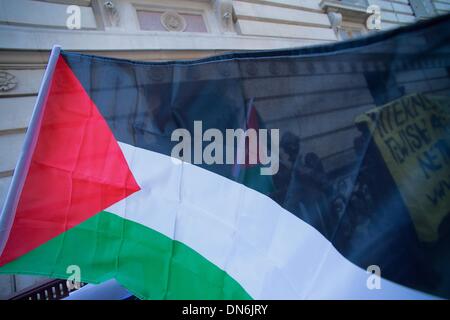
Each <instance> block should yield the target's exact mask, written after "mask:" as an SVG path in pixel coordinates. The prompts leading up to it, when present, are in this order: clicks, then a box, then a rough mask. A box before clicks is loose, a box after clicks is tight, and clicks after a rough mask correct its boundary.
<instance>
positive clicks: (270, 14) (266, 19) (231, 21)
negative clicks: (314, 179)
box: [0, 0, 450, 299]
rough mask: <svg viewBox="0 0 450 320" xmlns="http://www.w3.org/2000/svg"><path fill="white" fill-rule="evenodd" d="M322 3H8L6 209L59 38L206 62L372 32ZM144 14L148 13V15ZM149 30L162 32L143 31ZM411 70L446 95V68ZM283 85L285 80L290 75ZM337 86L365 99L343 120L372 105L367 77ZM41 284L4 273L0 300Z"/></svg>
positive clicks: (392, 10)
mask: <svg viewBox="0 0 450 320" xmlns="http://www.w3.org/2000/svg"><path fill="white" fill-rule="evenodd" d="M323 1H326V0H236V1H231V0H222V1H217V0H216V1H214V0H196V1H188V0H173V1H167V0H115V1H113V3H114V4H115V9H114V10H110V9H108V8H106V7H105V6H104V5H103V4H104V2H105V1H102V0H72V1H69V0H45V1H37V0H34V1H33V0H15V1H10V0H0V9H1V10H0V207H2V206H3V203H4V199H5V197H6V193H7V190H8V188H9V184H10V182H11V178H12V174H13V171H14V167H15V164H16V162H17V159H18V158H19V155H20V152H21V147H22V143H23V140H24V136H25V132H26V128H27V125H28V122H29V119H30V116H31V112H32V110H33V107H34V103H35V100H36V96H37V92H38V88H39V85H40V82H41V79H42V75H43V72H44V69H45V65H46V62H47V59H48V54H49V50H50V49H51V47H52V46H53V45H54V44H59V45H61V46H62V47H63V49H66V50H74V51H79V52H86V53H94V54H99V55H106V56H114V57H122V58H129V59H139V60H168V59H191V58H198V57H202V56H208V55H212V54H217V53H221V52H225V51H239V50H256V49H274V48H287V47H299V46H307V45H314V44H319V43H332V42H335V41H339V40H340V39H341V38H342V35H341V34H342V32H341V31H342V30H341V29H345V28H353V29H355V28H356V29H360V30H362V33H365V32H367V30H366V29H365V26H364V23H363V22H361V21H359V20H358V19H356V20H355V17H354V16H353V15H350V16H348V15H347V14H343V16H342V23H341V24H335V23H334V21H333V19H330V15H329V12H332V11H333V10H334V9H333V10H330V9H326V8H324V2H323ZM331 1H333V0H331ZM430 1H433V4H434V7H435V9H436V13H438V14H444V13H446V12H449V11H450V0H430ZM368 3H369V4H376V5H379V6H380V7H381V10H382V15H381V17H382V28H383V29H389V28H395V27H397V26H401V25H405V24H407V23H411V22H414V21H416V20H417V17H416V16H415V11H414V10H413V7H412V6H411V4H410V0H392V1H390V0H368ZM71 4H76V5H79V6H80V10H81V11H80V12H81V27H82V28H81V30H69V29H67V27H66V20H67V17H68V14H67V13H66V10H67V7H68V5H71ZM327 8H328V7H327ZM165 11H176V12H177V13H178V14H179V15H181V16H183V17H184V19H185V22H187V23H186V24H187V25H186V29H185V30H188V31H184V32H169V31H165V29H164V26H162V25H159V24H158V23H159V21H160V20H158V19H160V18H161V15H162V13H164V12H165ZM338 11H339V10H338ZM139 12H144V14H141V15H142V16H143V18H142V17H141V20H139V17H140V16H139V15H140V13H139ZM148 12H150V13H148ZM359 14H360V13H359ZM152 17H153V18H152ZM155 17H156V18H155ZM199 17H200V18H199ZM225 17H227V18H225ZM152 19H153V20H152ZM199 19H200V20H199ZM355 21H356V22H355ZM143 26H144V28H147V29H151V28H154V29H158V30H142V29H143ZM189 30H190V31H189ZM192 30H194V31H192ZM411 72H415V74H413V76H411V74H408V76H407V77H405V75H404V74H398V75H397V78H398V83H400V84H401V85H402V86H404V87H405V90H406V91H408V90H410V89H411V88H414V89H415V90H416V89H417V88H422V89H421V90H423V91H436V92H439V91H444V92H448V87H445V88H436V87H433V85H434V83H437V82H436V81H434V82H433V79H438V78H442V77H447V74H446V70H440V69H433V70H429V71H427V72H424V71H411ZM258 81H264V79H259V80H249V81H247V82H246V86H247V87H248V92H253V91H254V95H255V97H257V98H258V97H259V96H258V95H261V94H265V93H261V92H259V93H258V91H257V88H258ZM286 81H288V80H287V79H286ZM352 81H353V82H354V81H360V84H361V85H360V87H362V89H361V90H359V91H358V92H353V91H352V90H353V89H348V84H349V83H352ZM278 84H279V85H283V79H280V82H279V83H278ZM332 84H333V85H335V86H336V88H334V89H337V88H338V89H341V90H349V93H348V94H349V96H351V97H352V102H354V101H355V99H356V100H358V101H359V102H360V104H359V105H356V106H354V108H348V106H346V105H345V103H344V102H343V105H342V108H343V109H345V111H342V112H346V114H348V117H342V118H344V119H347V118H348V119H351V118H352V115H354V114H356V113H358V110H359V109H358V108H360V107H361V106H366V105H368V104H373V101H372V100H371V98H370V94H369V93H368V90H367V88H365V80H364V79H363V77H361V76H360V75H355V74H351V73H345V72H339V73H338V74H336V81H335V82H333V83H332ZM288 87H289V86H286V88H288ZM408 88H409V89H408ZM306 89H307V88H305V90H306ZM314 95H317V93H314V92H304V93H303V94H302V97H301V99H306V100H308V99H310V100H311V101H315V100H314V97H315V96H314ZM299 99H300V98H299ZM349 100H350V99H349ZM316 107H317V108H323V113H314V115H313V114H311V115H309V116H311V117H320V116H330V114H329V112H331V111H327V109H326V106H316ZM257 108H258V110H259V112H261V113H264V112H266V113H267V112H270V113H273V114H274V115H277V118H276V119H273V120H272V123H271V125H272V126H277V125H280V124H282V121H283V120H282V118H283V117H287V116H289V115H284V114H283V108H282V101H275V100H274V99H271V98H270V97H264V99H261V102H258V103H257ZM273 108H279V111H277V112H271V111H270V110H273ZM286 110H288V109H286ZM332 112H336V110H333V111H332ZM305 116H307V115H305ZM331 116H332V115H331ZM337 126H338V127H336V128H334V127H333V128H329V127H327V128H305V129H304V131H303V132H302V135H303V134H307V135H309V136H311V137H314V136H316V135H317V136H321V137H322V139H327V137H328V138H330V137H331V135H332V134H335V132H339V134H348V133H346V131H345V130H342V128H343V127H345V126H348V123H345V121H344V122H342V123H337ZM326 133H328V135H327V134H326ZM344 140H345V139H344ZM337 148H338V149H337V150H331V151H333V152H334V153H333V154H332V155H323V157H324V158H327V157H330V156H339V157H342V159H343V160H342V161H346V159H348V158H349V157H351V153H352V152H353V151H352V150H351V146H337ZM331 151H330V152H331ZM330 163H331V162H330ZM333 163H335V161H333ZM332 169H333V168H329V170H332ZM42 281H45V279H43V278H37V277H29V276H15V277H14V276H0V299H1V298H6V297H9V296H11V295H13V294H14V292H17V291H20V290H23V289H25V288H27V287H30V286H33V285H35V284H37V283H41V282H42Z"/></svg>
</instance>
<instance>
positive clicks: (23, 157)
mask: <svg viewBox="0 0 450 320" xmlns="http://www.w3.org/2000/svg"><path fill="white" fill-rule="evenodd" d="M60 52H61V47H60V46H59V45H54V46H53V48H52V51H51V52H50V57H49V60H48V64H47V68H46V70H45V73H44V77H43V78H42V82H41V86H40V88H39V93H38V96H37V99H36V103H35V105H34V110H33V113H32V115H31V120H30V123H29V125H28V128H27V133H26V135H25V141H24V144H23V146H22V151H21V153H20V157H19V161H18V162H17V164H16V167H15V169H14V174H13V178H12V181H11V184H10V186H9V190H8V193H7V196H6V200H5V204H4V206H3V209H2V212H1V214H0V256H1V254H2V252H3V249H4V248H5V246H6V242H7V241H8V237H9V233H10V231H11V227H12V224H13V221H14V216H15V213H16V209H17V204H18V202H19V197H20V194H21V192H22V188H23V185H24V183H25V178H26V176H27V173H28V169H29V167H30V163H31V156H32V154H33V151H34V148H35V147H36V142H37V138H38V135H39V129H40V125H41V122H42V117H43V114H44V107H45V103H46V101H47V97H48V92H49V90H50V84H51V80H52V78H53V73H54V71H55V67H56V63H57V61H58V58H59V55H60Z"/></svg>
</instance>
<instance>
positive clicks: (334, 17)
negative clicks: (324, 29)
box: [328, 12, 342, 32]
mask: <svg viewBox="0 0 450 320" xmlns="http://www.w3.org/2000/svg"><path fill="white" fill-rule="evenodd" d="M328 19H329V20H330V23H331V28H333V30H334V31H335V32H337V31H338V30H339V28H340V27H341V25H342V13H340V12H328Z"/></svg>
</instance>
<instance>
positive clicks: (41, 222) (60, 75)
mask: <svg viewBox="0 0 450 320" xmlns="http://www.w3.org/2000/svg"><path fill="white" fill-rule="evenodd" d="M51 81H52V83H51V86H50V91H49V95H48V98H47V101H46V105H45V108H44V115H43V119H42V124H41V128H40V130H39V136H38V139H37V144H36V148H35V150H34V151H33V154H32V158H31V165H30V167H29V170H28V174H27V176H26V178H25V183H24V186H23V189H22V193H21V195H20V198H19V202H18V206H17V210H16V214H15V218H14V222H13V225H12V229H11V231H10V235H9V239H8V241H7V243H6V246H5V249H4V251H3V253H2V256H1V257H0V266H1V265H4V264H5V263H8V262H10V261H12V260H15V259H16V258H18V257H20V256H21V255H23V254H25V253H27V252H29V251H31V250H33V249H34V248H36V247H38V246H40V245H41V244H43V243H45V242H47V241H49V240H50V239H52V238H54V237H56V236H58V235H59V234H61V233H63V232H64V231H66V230H68V229H70V228H72V227H74V226H76V225H77V224H79V223H81V222H83V221H85V220H86V219H88V218H90V217H92V216H94V215H95V214H97V213H98V212H100V211H102V210H103V209H105V208H107V207H109V206H110V205H112V204H114V203H115V202H117V201H119V200H121V199H124V198H125V197H127V196H129V195H130V194H132V193H134V192H136V191H138V190H140V188H139V186H138V184H137V182H136V180H135V179H134V177H133V174H132V173H131V171H130V168H129V167H128V164H127V162H126V160H125V157H124V155H123V153H122V151H121V149H120V147H119V145H118V143H117V141H116V139H115V138H114V136H113V134H112V132H111V130H110V128H109V126H108V124H107V123H106V121H105V119H104V118H103V117H102V115H101V114H100V112H99V110H98V109H97V107H96V106H95V104H94V102H93V101H92V100H91V99H90V97H89V96H88V94H87V93H86V91H85V90H84V88H83V87H82V85H81V84H80V82H79V81H78V79H77V78H76V76H75V75H74V74H73V72H72V71H71V69H70V68H69V66H68V65H67V63H66V62H65V60H64V58H62V57H61V56H60V57H59V58H58V62H57V64H56V68H55V71H54V75H53V79H52V80H51Z"/></svg>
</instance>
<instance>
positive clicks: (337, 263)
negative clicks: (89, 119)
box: [106, 143, 433, 299]
mask: <svg viewBox="0 0 450 320" xmlns="http://www.w3.org/2000/svg"><path fill="white" fill-rule="evenodd" d="M119 145H120V147H121V148H122V151H123V153H124V155H125V157H126V159H127V162H128V164H129V166H130V168H131V171H132V172H133V174H134V177H135V178H136V180H137V182H138V184H139V186H140V187H141V189H142V190H140V191H139V192H136V193H134V194H132V195H131V196H129V197H128V198H126V199H124V200H122V201H120V202H118V203H116V204H114V205H113V206H111V207H110V208H108V209H106V211H109V212H111V213H114V214H117V215H119V216H121V217H124V218H126V219H129V220H132V221H134V222H137V223H140V224H143V225H145V226H147V227H149V228H152V229H154V230H156V231H158V232H160V233H162V234H164V235H166V236H168V237H170V238H171V239H175V240H178V241H180V242H183V243H184V244H186V245H188V246H189V247H190V248H192V249H194V250H195V251H197V252H198V253H200V254H201V255H202V256H203V257H205V258H206V259H208V260H209V261H210V262H212V263H214V264H215V265H217V266H218V267H219V268H221V269H223V270H225V271H226V272H227V273H228V274H229V275H230V276H231V277H233V278H234V279H235V280H236V281H238V282H239V283H240V284H241V285H242V287H243V288H244V289H245V290H246V291H247V292H248V293H249V294H250V295H251V296H252V297H253V298H255V299H429V298H433V297H431V296H429V295H426V294H424V293H421V292H418V291H415V290H411V289H409V288H406V287H403V286H401V285H398V284H395V283H393V282H390V281H388V280H385V279H383V280H382V281H381V285H382V288H381V289H379V290H376V289H375V290H369V289H368V288H367V286H366V281H367V278H368V276H369V275H368V274H367V272H366V271H365V270H363V269H361V268H360V267H358V266H356V265H355V264H353V263H351V262H350V261H349V260H347V259H346V258H345V257H344V256H342V255H341V254H340V253H339V252H338V251H337V250H336V249H335V248H334V247H333V246H332V244H331V243H330V242H329V241H328V240H327V239H326V238H325V237H324V236H323V235H322V234H321V233H320V232H318V231H317V230H316V229H314V228H313V227H311V226H310V225H308V224H307V223H305V222H304V221H302V220H300V219H299V218H297V217H296V216H294V215H293V214H291V213H290V212H288V211H286V210H285V209H283V208H282V207H281V206H279V205H278V204H277V203H276V202H274V201H273V200H272V199H270V198H269V197H267V196H265V195H263V194H261V193H259V192H257V191H254V190H253V189H250V188H247V187H246V186H244V185H241V184H239V183H236V182H233V181H231V180H229V179H227V178H225V177H222V176H220V175H218V174H215V173H213V172H210V171H208V170H205V169H202V168H199V167H197V166H194V165H192V164H189V163H181V162H180V161H179V160H176V159H173V158H171V157H169V156H166V155H163V154H160V153H156V152H152V151H148V150H145V149H141V148H137V147H134V146H131V145H128V144H124V143H119Z"/></svg>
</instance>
